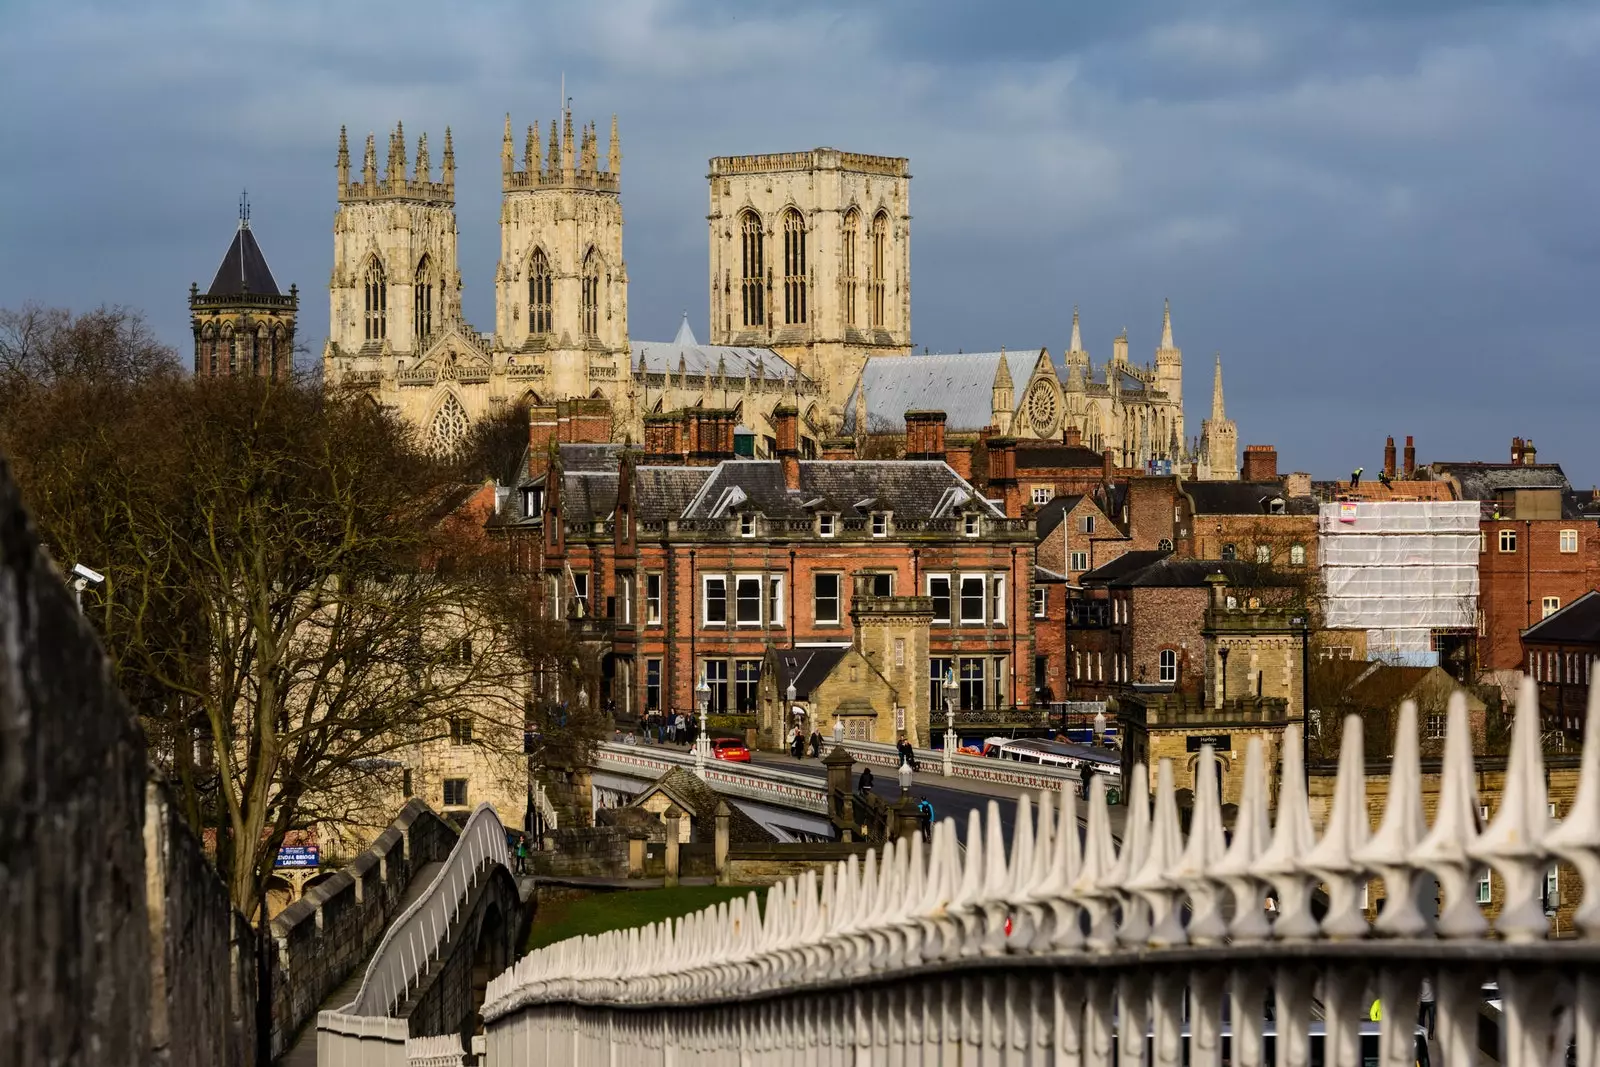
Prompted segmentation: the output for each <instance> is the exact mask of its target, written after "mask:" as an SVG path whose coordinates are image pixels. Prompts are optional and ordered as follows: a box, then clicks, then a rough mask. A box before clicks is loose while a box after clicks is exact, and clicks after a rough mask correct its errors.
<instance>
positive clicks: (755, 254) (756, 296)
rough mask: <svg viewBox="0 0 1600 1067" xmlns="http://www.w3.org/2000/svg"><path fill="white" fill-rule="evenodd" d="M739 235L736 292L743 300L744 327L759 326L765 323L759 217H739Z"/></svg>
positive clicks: (755, 215)
mask: <svg viewBox="0 0 1600 1067" xmlns="http://www.w3.org/2000/svg"><path fill="white" fill-rule="evenodd" d="M739 236H740V240H741V247H742V249H743V253H744V255H743V260H742V262H741V264H740V274H739V290H740V293H741V295H742V296H743V298H744V324H745V325H746V326H761V325H763V324H764V323H765V322H766V321H767V308H766V299H765V296H766V293H765V287H764V286H763V284H762V280H763V277H764V276H765V274H766V268H765V266H764V264H763V253H764V247H763V244H764V240H765V238H764V235H763V234H762V231H761V218H760V216H758V215H757V214H756V213H755V212H754V211H746V212H745V213H744V214H743V215H741V216H739Z"/></svg>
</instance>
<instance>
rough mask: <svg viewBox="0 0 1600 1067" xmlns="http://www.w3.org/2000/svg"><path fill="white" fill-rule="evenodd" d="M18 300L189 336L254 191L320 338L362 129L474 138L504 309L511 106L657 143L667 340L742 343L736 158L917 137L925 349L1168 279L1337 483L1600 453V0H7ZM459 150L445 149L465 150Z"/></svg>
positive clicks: (6, 115) (260, 223) (1595, 472)
mask: <svg viewBox="0 0 1600 1067" xmlns="http://www.w3.org/2000/svg"><path fill="white" fill-rule="evenodd" d="M0 29H3V32H0V99H4V100H5V101H7V104H8V106H7V107H5V108H4V109H3V110H0V144H4V145H5V146H6V151H5V157H6V165H5V166H4V167H0V196H3V198H4V203H5V204H6V210H5V211H4V212H0V306H7V307H15V306H17V305H19V304H20V303H22V302H23V301H24V300H29V299H36V300H41V301H45V302H47V303H51V304H59V305H65V306H70V307H74V308H80V309H81V308H87V307H91V306H93V305H96V304H100V303H121V304H128V305H132V306H136V307H139V308H142V309H144V310H145V311H146V312H147V314H148V315H149V317H150V319H151V321H152V323H153V324H154V325H155V327H156V329H157V330H158V332H159V333H160V334H161V336H162V337H164V338H165V339H167V340H169V341H170V342H171V343H173V344H174V345H177V346H179V347H180V350H182V351H184V352H185V354H187V350H188V345H189V340H188V335H187V311H186V303H185V301H186V297H187V291H188V287H189V283H190V282H191V281H196V282H199V283H201V285H202V286H203V285H205V284H206V283H207V282H208V281H209V279H210V277H211V274H212V273H213V271H214V270H215V269H216V265H217V261H218V260H219V259H220V258H221V255H222V252H223V250H224V249H225V247H226V245H227V242H228V240H229V237H230V233H231V230H232V228H233V226H234V219H235V213H236V205H237V201H238V196H239V190H240V188H241V187H243V186H248V187H249V189H250V198H251V201H252V205H253V223H254V226H255V229H256V233H257V237H258V238H259V239H260V241H261V244H262V246H263V248H264V250H265V252H266V254H267V257H268V259H269V261H270V262H271V264H272V268H273V271H274V273H275V275H276V276H277V279H278V282H279V284H280V285H281V286H284V287H287V286H288V284H289V283H290V282H291V281H293V282H298V283H299V285H300V287H301V290H302V292H303V297H304V299H303V303H302V320H301V321H302V334H303V336H304V338H305V339H306V340H307V341H308V342H309V343H310V345H311V348H312V351H313V352H314V353H317V354H320V350H321V344H322V340H323V338H324V336H325V334H326V329H327V297H326V292H327V289H326V286H327V278H328V273H329V271H330V269H331V266H332V260H331V256H332V239H331V234H330V230H329V227H330V222H331V219H332V215H333V210H334V175H333V162H334V149H335V144H336V141H337V136H338V130H339V125H340V124H341V123H345V124H348V125H349V127H350V130H351V138H352V141H353V142H354V144H355V146H356V151H357V152H359V144H360V140H361V138H362V136H363V135H364V134H365V133H366V132H367V131H368V130H375V131H377V132H378V133H379V135H380V149H381V137H382V134H383V132H384V131H385V130H388V129H390V128H392V126H393V125H394V122H395V120H396V119H401V120H403V121H404V122H405V127H406V131H407V134H408V139H409V140H411V141H412V143H413V146H414V143H415V138H416V135H417V134H418V133H421V132H423V131H427V132H428V133H429V134H430V138H429V140H430V142H431V143H433V144H434V145H437V144H438V143H439V140H440V138H441V137H442V134H443V130H444V127H445V125H446V124H450V125H451V126H452V127H453V128H454V132H455V140H456V155H457V165H458V179H457V197H458V217H459V230H460V252H461V263H462V273H463V279H464V282H465V286H466V288H465V294H464V300H465V306H466V312H467V316H468V318H469V319H471V320H472V321H474V322H475V323H476V324H477V325H478V326H479V328H484V327H486V326H489V325H490V324H492V321H493V301H492V293H491V290H490V282H491V280H492V276H493V271H494V265H495V257H496V255H497V254H498V233H497V227H496V223H497V218H498V196H499V185H498V182H499V174H498V152H499V139H500V131H501V124H502V122H503V118H504V114H505V112H506V111H508V110H509V111H510V112H511V113H512V120H513V122H514V123H515V124H516V126H517V128H518V129H521V128H523V127H524V126H525V125H527V124H528V123H529V122H532V121H534V120H535V119H538V120H540V121H541V123H546V124H547V123H548V122H549V120H550V117H551V116H552V115H553V114H554V113H555V111H556V108H557V106H558V101H559V96H560V88H559V86H560V81H561V77H562V74H563V73H565V75H566V84H567V91H568V93H569V94H570V95H571V96H572V97H573V98H574V110H575V114H576V117H577V118H579V119H587V118H594V119H598V120H600V122H601V126H602V129H603V128H604V127H605V125H606V123H607V122H608V120H609V117H610V115H611V114H612V113H613V112H616V113H617V114H618V116H619V120H620V123H621V127H622V135H623V150H624V163H623V195H624V208H625V212H626V218H627V236H626V244H625V252H626V255H627V261H628V272H629V276H630V279H631V292H630V305H631V307H630V320H631V321H630V328H631V332H632V334H633V335H634V336H635V337H638V338H667V337H670V336H671V334H672V332H673V330H674V329H675V328H676V325H677V320H678V316H679V314H680V312H681V310H683V309H688V311H689V314H690V319H691V321H692V322H693V323H694V325H695V328H696V330H697V331H698V332H699V333H700V334H701V335H702V336H704V333H705V319H706V295H705V292H704V282H703V279H704V274H705V262H706V235H705V223H704V215H705V204H706V192H705V172H706V160H707V159H708V158H709V157H710V156H713V155H721V154H734V153H745V152H767V151H784V150H795V149H804V148H810V147H814V146H817V145H824V144H825V145H832V146H835V147H839V148H845V149H850V150H854V151H863V152H876V153H883V154H892V155H905V156H909V157H910V158H911V162H912V172H913V174H914V175H915V177H914V179H913V181H912V186H911V190H912V192H911V203H912V214H913V216H914V220H913V223H912V234H913V240H912V249H913V252H912V325H913V333H914V335H915V340H916V343H917V345H918V347H919V349H920V347H921V346H923V345H927V346H929V347H930V348H931V349H932V350H934V351H938V350H941V349H944V350H949V351H954V350H955V349H957V348H963V349H966V350H968V351H972V350H979V349H983V350H992V349H995V348H998V347H1000V346H1002V345H1004V346H1006V347H1008V348H1025V347H1038V346H1042V345H1048V346H1049V347H1050V348H1051V349H1052V350H1060V349H1061V348H1063V347H1065V344H1066V340H1067V334H1068V329H1069V326H1070V322H1071V314H1072V306H1073V305H1074V304H1077V305H1080V306H1081V308H1082V312H1083V317H1084V332H1085V338H1084V339H1085V341H1086V343H1087V346H1088V348H1089V350H1090V352H1091V354H1092V355H1093V356H1094V358H1095V359H1096V360H1097V361H1099V360H1103V359H1105V358H1106V357H1108V356H1109V355H1110V352H1111V338H1112V337H1113V336H1114V334H1115V333H1116V332H1117V331H1118V330H1119V329H1121V328H1122V327H1123V326H1126V327H1127V328H1128V330H1129V336H1130V344H1131V348H1132V352H1133V354H1134V356H1135V358H1138V359H1148V358H1150V354H1151V351H1152V350H1153V348H1154V346H1155V342H1156V339H1157V335H1158V330H1159V326H1160V313H1161V301H1162V298H1163V297H1170V298H1171V299H1172V305H1173V319H1174V325H1175V330H1176V335H1177V341H1178V343H1179V344H1180V345H1181V346H1182V347H1183V349H1184V355H1185V366H1186V369H1187V376H1186V382H1185V392H1186V394H1187V396H1188V397H1189V405H1188V409H1189V416H1190V422H1191V427H1193V428H1195V429H1197V428H1198V424H1199V419H1200V418H1201V417H1202V416H1204V415H1205V414H1206V407H1207V403H1208V398H1209V395H1210V375H1211V365H1212V354H1213V353H1214V352H1218V351H1220V352H1221V353H1222V356H1223V363H1224V372H1225V375H1226V379H1227V388H1228V406H1229V414H1230V415H1231V416H1233V417H1234V418H1235V419H1236V420H1237V421H1238V423H1239V428H1240V437H1241V443H1242V444H1243V443H1271V444H1275V445H1276V446H1277V447H1278V450H1279V454H1280V463H1281V464H1282V465H1283V467H1285V468H1286V469H1304V470H1310V471H1312V472H1313V473H1315V474H1317V475H1318V476H1331V475H1333V474H1336V473H1340V472H1345V473H1347V472H1348V471H1349V469H1350V468H1351V467H1352V466H1354V465H1356V464H1358V463H1359V464H1364V465H1365V466H1366V467H1367V469H1368V470H1372V469H1374V468H1375V467H1377V466H1378V465H1379V462H1380V460H1381V450H1382V444H1383V437H1384V435H1385V434H1389V433H1392V434H1394V435H1395V436H1396V437H1397V438H1400V437H1402V435H1404V434H1407V433H1410V434H1415V435H1416V437H1417V442H1418V451H1419V454H1420V457H1421V458H1422V459H1423V460H1424V461H1426V460H1429V459H1503V458H1504V457H1505V455H1506V453H1507V448H1508V445H1509V440H1510V438H1511V437H1512V435H1514V434H1520V435H1522V436H1527V437H1532V438H1533V439H1534V440H1535V442H1536V443H1537V444H1538V446H1539V450H1540V455H1541V458H1545V459H1555V460H1559V461H1560V462H1562V463H1563V464H1564V465H1565V467H1566V469H1567V471H1568V473H1569V475H1571V476H1572V477H1573V479H1574V481H1575V482H1577V483H1578V484H1580V485H1585V486H1587V485H1589V484H1591V483H1593V482H1594V481H1596V480H1600V457H1597V456H1595V455H1594V449H1593V447H1592V445H1591V443H1590V435H1589V434H1588V433H1586V430H1587V427H1588V426H1589V424H1590V422H1591V418H1590V407H1591V405H1592V403H1593V398H1595V397H1596V396H1597V395H1600V389H1597V387H1600V368H1597V365H1596V364H1597V361H1600V351H1597V350H1596V343H1595V337H1596V327H1595V320H1596V317H1597V314H1600V312H1597V310H1596V308H1597V305H1600V300H1597V295H1596V294H1597V290H1600V222H1597V212H1596V204H1597V199H1600V197H1597V193H1600V177H1597V175H1600V136H1597V132H1596V131H1597V128H1600V127H1597V124H1596V116H1597V115H1600V5H1597V4H1596V3H1578V2H1557V0H1552V2H1537V0H1521V2H1517V3H1472V2H1467V0H1411V2H1404V0H1351V2H1345V3H1340V2H1334V0H1321V2H1305V3H1285V2H1283V0H1271V2H1269V0H1194V2H1188V3H1173V2H1157V0H1119V2H1117V3H1092V4H1091V3H1077V4H1063V3H1060V2H1037V3H1023V2H1010V3H1007V2H990V3H986V4H981V5H980V4H976V3H955V2H953V0H891V2H887V3H874V4H861V3H854V2H847V0H839V2H832V3H818V4H811V5H807V4H803V3H771V2H765V0H743V2H740V3H723V2H721V0H618V2H602V0H591V2H590V3H580V4H563V5H550V6H545V5H542V4H530V3H509V2H504V3H465V2H463V3H459V4H440V3H437V2H430V3H420V2H413V0H387V2H385V3H382V4H367V3H359V2H346V3H338V4H330V3H326V2H312V0H279V2H276V3H274V4H271V5H267V4H262V3H259V2H240V0H216V2H212V3H208V4H206V5H203V6H202V5H195V4H176V3H171V4H168V3H161V2H145V3H139V4H126V3H109V2H106V3H83V2H77V0H38V2H36V0H0ZM434 151H435V159H436V160H437V152H438V149H437V148H435V150H434Z"/></svg>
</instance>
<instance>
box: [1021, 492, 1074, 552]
mask: <svg viewBox="0 0 1600 1067" xmlns="http://www.w3.org/2000/svg"><path fill="white" fill-rule="evenodd" d="M1082 499H1083V494H1082V493H1073V494H1071V495H1070V496H1057V497H1051V498H1050V502H1049V503H1048V504H1044V505H1041V506H1040V508H1039V510H1038V511H1036V512H1034V513H1033V521H1034V529H1035V531H1036V532H1037V534H1038V537H1039V540H1041V541H1043V540H1044V539H1045V538H1046V537H1049V536H1050V534H1051V533H1052V532H1054V530H1055V528H1056V527H1057V526H1060V525H1061V523H1062V522H1063V521H1064V520H1065V519H1066V517H1067V515H1068V514H1069V513H1071V511H1072V509H1073V508H1075V507H1077V506H1078V501H1080V500H1082Z"/></svg>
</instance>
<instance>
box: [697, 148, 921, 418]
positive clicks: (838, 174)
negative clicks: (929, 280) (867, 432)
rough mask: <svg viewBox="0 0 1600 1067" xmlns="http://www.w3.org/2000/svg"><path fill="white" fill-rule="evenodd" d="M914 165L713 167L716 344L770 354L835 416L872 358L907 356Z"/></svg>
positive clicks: (881, 160)
mask: <svg viewBox="0 0 1600 1067" xmlns="http://www.w3.org/2000/svg"><path fill="white" fill-rule="evenodd" d="M909 162H910V161H909V160H906V159H903V158H898V157H891V156H869V155H861V154H859V153H855V152H840V151H838V150H837V149H832V148H818V149H814V150H812V151H810V152H783V153H776V154H772V155H760V156H719V157H717V158H715V159H713V160H711V173H710V174H709V175H708V178H709V181H710V185H711V190H710V191H711V210H710V213H709V216H708V222H709V224H710V237H711V277H710V282H711V285H710V289H711V343H712V344H718V345H749V346H757V347H771V348H774V349H776V350H777V351H778V352H779V353H780V354H782V355H783V356H784V357H785V358H786V359H788V360H789V361H790V362H792V363H795V364H796V365H797V366H798V367H799V368H800V370H801V371H802V372H804V373H805V374H807V375H809V376H811V377H812V378H813V379H816V380H817V381H819V382H820V383H821V384H822V387H823V393H824V395H825V397H826V398H827V401H828V408H829V413H830V416H831V417H833V418H836V419H837V418H841V417H842V415H843V407H844V403H845V400H846V398H847V397H848V396H849V395H850V391H851V389H852V388H853V387H854V385H855V382H856V379H857V377H859V375H860V373H861V368H862V365H863V364H864V363H865V362H866V359H867V357H868V356H885V355H905V354H906V353H908V352H909V351H910V350H911V199H910V196H911V172H910V166H909Z"/></svg>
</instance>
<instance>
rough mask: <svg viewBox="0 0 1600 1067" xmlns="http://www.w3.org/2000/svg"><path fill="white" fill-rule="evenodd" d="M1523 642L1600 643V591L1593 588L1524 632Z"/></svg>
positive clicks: (1550, 643)
mask: <svg viewBox="0 0 1600 1067" xmlns="http://www.w3.org/2000/svg"><path fill="white" fill-rule="evenodd" d="M1522 639H1523V640H1524V641H1532V642H1534V643H1535V644H1546V645H1555V644H1561V645H1568V644H1571V645H1596V644H1600V592H1595V591H1590V592H1587V593H1585V594H1583V595H1582V596H1581V597H1579V598H1578V599H1577V600H1574V601H1573V602H1572V603H1570V604H1568V605H1567V606H1566V607H1564V608H1562V609H1561V610H1560V611H1557V612H1556V613H1555V614H1554V615H1551V616H1550V617H1548V618H1545V619H1541V620H1539V621H1538V622H1536V623H1534V624H1533V625H1532V626H1530V627H1528V629H1526V630H1524V631H1522Z"/></svg>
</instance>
